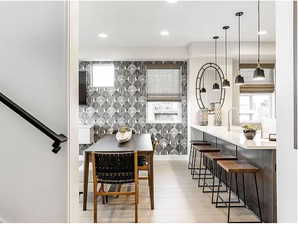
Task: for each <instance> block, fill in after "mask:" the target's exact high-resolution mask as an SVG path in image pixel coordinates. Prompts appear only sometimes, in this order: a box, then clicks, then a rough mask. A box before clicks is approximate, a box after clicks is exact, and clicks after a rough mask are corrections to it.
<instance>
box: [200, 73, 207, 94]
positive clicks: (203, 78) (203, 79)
mask: <svg viewBox="0 0 299 225" xmlns="http://www.w3.org/2000/svg"><path fill="white" fill-rule="evenodd" d="M200 93H202V94H205V93H207V90H206V89H205V75H204V74H203V75H202V88H201V89H200Z"/></svg>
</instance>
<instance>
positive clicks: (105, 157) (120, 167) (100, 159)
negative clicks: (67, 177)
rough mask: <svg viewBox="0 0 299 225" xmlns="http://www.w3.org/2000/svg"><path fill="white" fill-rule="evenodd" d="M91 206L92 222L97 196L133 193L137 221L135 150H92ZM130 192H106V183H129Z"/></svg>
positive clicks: (95, 217) (136, 164)
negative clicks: (130, 185) (131, 187)
mask: <svg viewBox="0 0 299 225" xmlns="http://www.w3.org/2000/svg"><path fill="white" fill-rule="evenodd" d="M92 166H93V189H94V191H93V193H94V197H93V206H94V212H93V213H94V214H93V215H94V222H95V223H96V222H97V198H98V196H116V195H135V223H137V222H138V159H137V152H93V153H92ZM131 183H134V186H135V190H134V191H130V192H122V191H120V190H119V191H115V192H107V191H105V185H106V184H120V185H122V184H131Z"/></svg>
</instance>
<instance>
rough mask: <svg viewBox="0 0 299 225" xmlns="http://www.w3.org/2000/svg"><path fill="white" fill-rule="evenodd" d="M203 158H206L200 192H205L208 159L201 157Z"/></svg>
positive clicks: (204, 158)
mask: <svg viewBox="0 0 299 225" xmlns="http://www.w3.org/2000/svg"><path fill="white" fill-rule="evenodd" d="M203 160H206V167H205V173H204V176H203V188H202V192H203V193H204V192H205V186H206V176H207V170H208V159H207V158H206V157H203Z"/></svg>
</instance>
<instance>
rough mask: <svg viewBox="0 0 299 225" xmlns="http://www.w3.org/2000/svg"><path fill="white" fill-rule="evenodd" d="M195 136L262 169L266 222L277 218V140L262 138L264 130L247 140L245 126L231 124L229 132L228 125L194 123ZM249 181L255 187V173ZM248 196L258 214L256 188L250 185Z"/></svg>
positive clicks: (192, 132)
mask: <svg viewBox="0 0 299 225" xmlns="http://www.w3.org/2000/svg"><path fill="white" fill-rule="evenodd" d="M191 139H192V140H205V141H208V142H210V143H211V144H212V145H214V146H217V148H219V149H220V150H221V151H223V152H227V153H230V154H236V155H237V157H238V159H239V160H246V161H248V162H249V163H251V164H253V165H254V166H256V167H258V168H260V171H259V172H258V174H257V181H258V190H259V194H260V201H261V207H262V214H263V221H264V222H268V223H273V222H276V221H277V218H276V217H277V216H276V142H274V141H269V140H268V139H263V138H261V134H260V133H257V135H256V137H255V138H254V139H253V140H246V138H245V137H244V134H243V133H242V128H241V127H237V126H233V127H231V131H228V128H227V127H224V126H198V125H192V126H191ZM245 183H246V187H253V186H254V182H253V179H252V177H251V176H245ZM233 184H235V181H233ZM239 186H240V185H239ZM232 189H233V190H235V189H236V187H235V186H233V187H232ZM242 192H243V190H241V191H240V196H243V193H242ZM246 196H247V197H246V199H247V203H248V207H249V208H250V209H252V210H253V211H254V212H255V213H256V214H258V213H257V211H258V207H257V204H256V193H255V191H254V188H247V189H246ZM241 198H242V197H241Z"/></svg>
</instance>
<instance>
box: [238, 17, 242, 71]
mask: <svg viewBox="0 0 299 225" xmlns="http://www.w3.org/2000/svg"><path fill="white" fill-rule="evenodd" d="M240 19H241V16H239V20H238V27H239V65H238V67H239V74H240V73H241V71H240V62H241V32H240V30H241V28H240Z"/></svg>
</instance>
